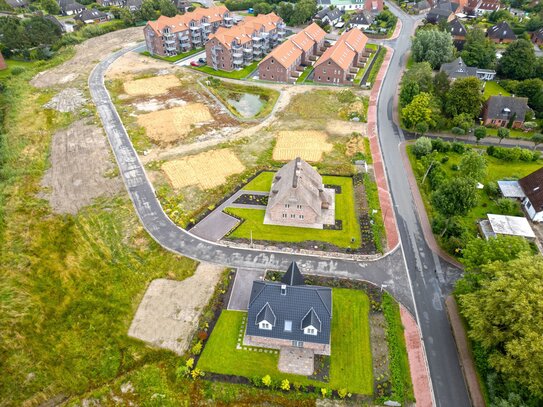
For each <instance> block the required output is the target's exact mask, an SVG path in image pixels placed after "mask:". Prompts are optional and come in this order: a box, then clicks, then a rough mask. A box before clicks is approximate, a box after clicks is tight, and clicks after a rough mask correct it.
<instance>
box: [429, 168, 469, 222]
mask: <svg viewBox="0 0 543 407" xmlns="http://www.w3.org/2000/svg"><path fill="white" fill-rule="evenodd" d="M432 204H433V205H434V207H435V208H436V210H437V211H438V212H439V213H440V214H441V215H443V216H445V217H447V218H451V217H453V216H463V215H465V214H467V213H468V211H469V210H470V209H472V208H473V207H475V205H477V188H476V186H475V181H474V180H472V179H470V178H465V177H456V178H451V179H449V180H447V181H445V182H444V183H443V184H441V186H440V187H439V188H438V189H437V190H436V191H435V192H434V193H433V194H432Z"/></svg>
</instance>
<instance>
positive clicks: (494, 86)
mask: <svg viewBox="0 0 543 407" xmlns="http://www.w3.org/2000/svg"><path fill="white" fill-rule="evenodd" d="M500 94H501V95H502V96H511V94H510V93H509V92H507V91H506V90H505V89H504V88H502V87H501V86H500V84H499V83H498V82H495V81H488V82H486V85H485V92H484V93H483V97H484V98H485V100H486V99H488V98H489V97H490V96H498V95H500Z"/></svg>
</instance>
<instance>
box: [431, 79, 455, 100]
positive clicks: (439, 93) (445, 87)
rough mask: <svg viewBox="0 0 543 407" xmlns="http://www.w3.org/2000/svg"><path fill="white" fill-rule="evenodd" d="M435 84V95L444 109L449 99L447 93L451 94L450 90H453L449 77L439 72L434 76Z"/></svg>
mask: <svg viewBox="0 0 543 407" xmlns="http://www.w3.org/2000/svg"><path fill="white" fill-rule="evenodd" d="M433 82H434V95H436V97H438V98H439V100H440V101H441V107H443V106H444V105H445V100H446V98H447V92H449V89H450V88H451V83H450V82H449V77H448V76H447V74H446V73H445V72H438V73H437V74H436V75H435V76H434V79H433Z"/></svg>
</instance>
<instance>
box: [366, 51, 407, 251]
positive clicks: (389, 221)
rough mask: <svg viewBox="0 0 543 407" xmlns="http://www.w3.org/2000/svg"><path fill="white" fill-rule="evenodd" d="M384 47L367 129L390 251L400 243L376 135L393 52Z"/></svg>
mask: <svg viewBox="0 0 543 407" xmlns="http://www.w3.org/2000/svg"><path fill="white" fill-rule="evenodd" d="M384 48H385V50H386V55H385V59H384V60H383V64H382V65H381V69H379V73H378V74H377V77H376V78H375V83H374V84H373V88H372V90H371V93H370V101H369V107H368V125H367V129H368V139H369V141H370V150H371V155H372V158H373V172H374V174H375V182H376V183H377V191H378V193H379V203H380V204H381V215H382V216H383V223H384V224H385V230H386V235H387V236H386V237H387V246H388V250H389V251H391V250H392V249H394V248H395V247H396V246H398V244H399V243H400V235H399V233H398V228H397V227H396V215H395V213H394V209H393V208H394V207H393V205H392V198H391V196H390V189H389V187H388V180H387V177H386V173H385V166H384V164H383V156H382V155H381V147H380V146H379V139H378V137H377V100H378V99H379V93H380V92H381V84H382V82H383V78H384V77H385V74H386V72H387V70H388V66H389V64H390V59H391V58H392V53H393V52H394V51H393V50H392V48H390V47H387V46H385V47H384Z"/></svg>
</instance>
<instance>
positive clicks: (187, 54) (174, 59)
mask: <svg viewBox="0 0 543 407" xmlns="http://www.w3.org/2000/svg"><path fill="white" fill-rule="evenodd" d="M196 4H198V3H196ZM203 50H204V48H196V49H191V50H190V51H187V52H183V53H181V54H177V55H174V56H171V57H163V56H160V55H151V53H150V52H149V51H144V52H141V55H145V56H147V57H151V58H156V59H160V60H162V61H167V62H177V61H179V60H181V59H184V58H188V57H190V56H191V55H194V54H197V53H198V52H201V51H203Z"/></svg>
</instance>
